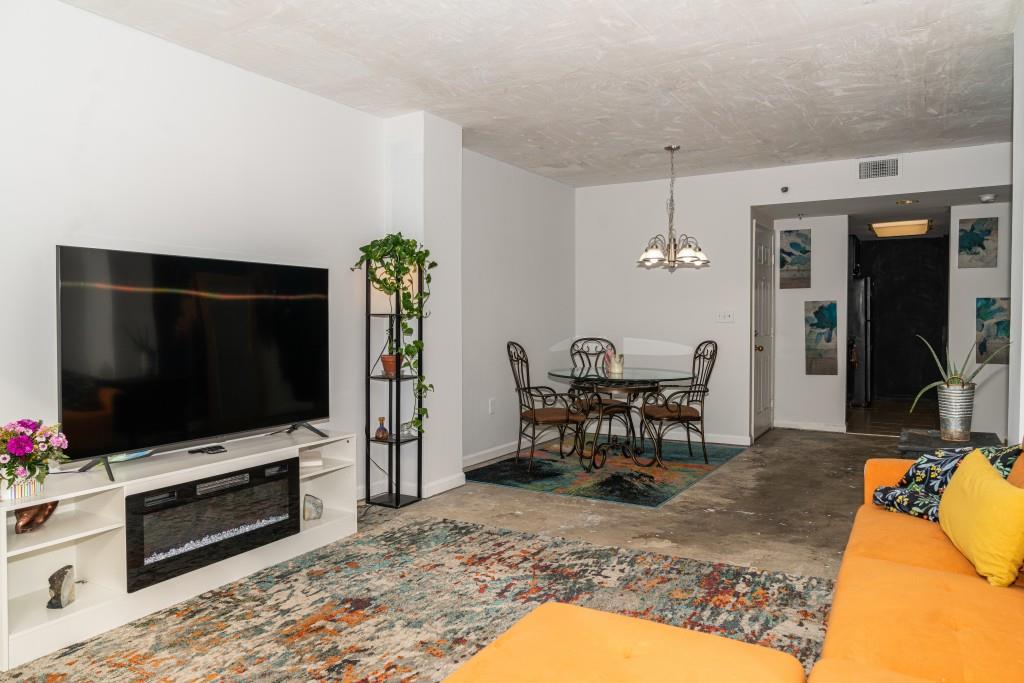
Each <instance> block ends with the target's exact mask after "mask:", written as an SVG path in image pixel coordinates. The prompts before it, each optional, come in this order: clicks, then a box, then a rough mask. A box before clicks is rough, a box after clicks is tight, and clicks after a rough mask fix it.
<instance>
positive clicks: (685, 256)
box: [637, 145, 711, 271]
mask: <svg viewBox="0 0 1024 683" xmlns="http://www.w3.org/2000/svg"><path fill="white" fill-rule="evenodd" d="M678 150H679V145H669V146H667V147H666V148H665V151H667V152H668V154H669V170H670V176H669V182H668V201H667V202H666V204H665V210H666V212H667V213H668V235H667V236H666V235H660V234H659V235H655V236H654V237H652V238H651V239H649V240H648V241H647V247H646V248H645V249H644V251H643V253H642V254H640V258H639V259H637V265H638V266H641V267H643V268H648V269H651V268H665V269H667V270H670V271H672V270H675V269H676V268H704V267H706V266H710V265H711V259H709V258H708V256H707V254H705V253H704V250H703V249H702V248H701V246H700V243H699V242H698V241H697V238H695V237H690V236H689V235H684V234H682V233H680V234H676V226H675V217H676V192H675V189H676V163H675V160H676V157H675V154H676V152H677V151H678Z"/></svg>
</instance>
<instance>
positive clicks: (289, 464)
mask: <svg viewBox="0 0 1024 683" xmlns="http://www.w3.org/2000/svg"><path fill="white" fill-rule="evenodd" d="M125 508H126V509H125V512H126V513H127V515H126V516H127V528H126V532H127V543H128V549H127V550H128V552H127V557H128V592H129V593H132V592H134V591H137V590H140V589H142V588H145V587H147V586H152V585H153V584H155V583H160V582H161V581H166V580H167V579H170V578H173V577H175V576H179V575H181V574H184V573H186V572H190V571H193V570H195V569H199V568H200V567H205V566H207V565H210V564H213V563H214V562H218V561H220V560H223V559H226V558H229V557H232V556H234V555H238V554H240V553H244V552H246V551H249V550H252V549H253V548H258V547H259V546H261V545H266V544H267V543H272V542H273V541H276V540H278V539H281V538H284V537H286V536H291V535H292V534H297V533H298V532H299V461H298V458H290V459H288V460H281V461H278V462H274V463H270V464H267V465H260V466H258V467H252V468H249V469H245V470H238V471H236V472H230V473H227V474H222V475H219V476H216V477H208V478H206V479H200V480H197V481H192V482H188V483H184V484H178V485H175V486H168V487H165V488H161V489H155V490H153V491H146V492H145V493H138V494H135V495H131V496H128V497H127V498H126V499H125Z"/></svg>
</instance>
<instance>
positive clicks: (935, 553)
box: [845, 505, 976, 576]
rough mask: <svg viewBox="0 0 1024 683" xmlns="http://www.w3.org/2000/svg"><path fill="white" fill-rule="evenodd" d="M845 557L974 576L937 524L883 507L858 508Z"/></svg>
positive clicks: (868, 506)
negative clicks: (887, 561)
mask: <svg viewBox="0 0 1024 683" xmlns="http://www.w3.org/2000/svg"><path fill="white" fill-rule="evenodd" d="M845 557H848V558H849V557H866V558H871V559H876V560H889V561H890V562H896V563H899V564H905V565H908V566H912V567H922V568H924V569H934V570H937V571H946V572H952V573H954V574H964V575H966V576H976V574H975V572H974V565H972V564H971V563H970V561H969V560H968V559H967V558H966V557H964V556H963V554H962V553H961V552H960V551H959V550H957V549H956V546H954V545H953V544H952V543H950V542H949V539H948V538H947V537H946V534H944V533H943V532H942V529H941V528H940V527H939V525H938V524H933V523H932V522H929V521H926V520H924V519H915V518H914V517H910V516H908V515H893V514H890V513H888V512H886V511H885V510H883V509H882V508H878V507H874V506H871V505H864V506H861V508H860V510H858V511H857V517H856V518H855V520H854V524H853V531H851V532H850V540H849V542H848V543H847V544H846V554H845Z"/></svg>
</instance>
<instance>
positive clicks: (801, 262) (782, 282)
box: [779, 230, 811, 289]
mask: <svg viewBox="0 0 1024 683" xmlns="http://www.w3.org/2000/svg"><path fill="white" fill-rule="evenodd" d="M810 286H811V231H810V230H783V231H782V232H780V233H779V289H807V288H808V287H810Z"/></svg>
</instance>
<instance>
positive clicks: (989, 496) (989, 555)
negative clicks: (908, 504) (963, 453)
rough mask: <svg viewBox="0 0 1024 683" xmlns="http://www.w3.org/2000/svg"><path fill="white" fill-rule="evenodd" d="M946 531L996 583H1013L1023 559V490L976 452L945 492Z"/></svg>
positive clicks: (1005, 584)
mask: <svg viewBox="0 0 1024 683" xmlns="http://www.w3.org/2000/svg"><path fill="white" fill-rule="evenodd" d="M941 513H942V530H943V531H944V532H946V535H947V536H949V539H950V540H951V541H952V542H953V545H955V546H956V547H957V549H959V550H960V552H962V553H963V554H964V555H965V556H966V557H967V559H968V560H970V561H971V562H972V563H973V564H974V568H975V569H976V570H977V572H978V573H979V574H981V575H982V576H984V577H986V578H987V579H988V582H989V583H991V584H992V585H993V586H1009V585H1010V584H1011V583H1013V582H1014V581H1015V580H1016V579H1017V574H1018V573H1019V572H1020V567H1021V565H1022V564H1024V489H1019V488H1017V487H1016V486H1014V485H1013V484H1010V483H1008V482H1006V481H1004V479H1003V477H1002V476H1000V474H999V472H997V471H996V469H995V468H994V467H992V466H991V465H990V464H989V463H988V461H987V460H986V459H985V457H984V456H983V455H982V454H981V453H978V452H975V453H971V454H970V455H968V456H967V457H966V458H965V459H964V462H963V464H962V465H960V467H959V468H958V469H957V472H956V475H955V476H954V477H953V479H952V480H951V481H950V482H949V486H948V487H947V488H946V492H945V493H944V494H943V496H942V504H941Z"/></svg>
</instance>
